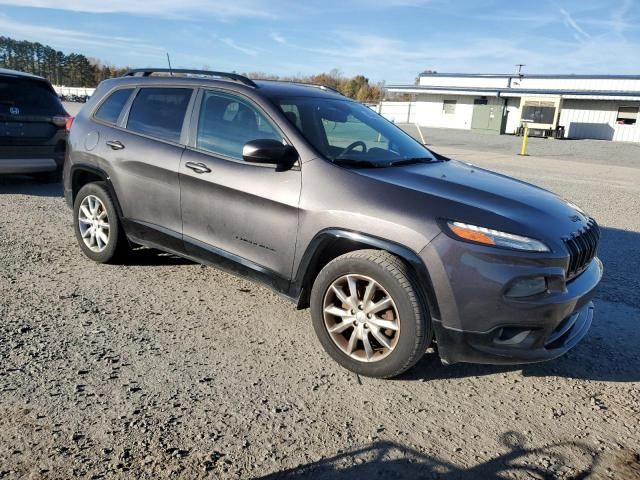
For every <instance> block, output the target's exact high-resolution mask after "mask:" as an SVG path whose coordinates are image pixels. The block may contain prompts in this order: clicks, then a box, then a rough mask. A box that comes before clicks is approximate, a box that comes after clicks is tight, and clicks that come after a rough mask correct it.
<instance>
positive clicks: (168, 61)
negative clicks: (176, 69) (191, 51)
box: [167, 52, 173, 77]
mask: <svg viewBox="0 0 640 480" xmlns="http://www.w3.org/2000/svg"><path fill="white" fill-rule="evenodd" d="M167 63H168V64H169V75H171V76H172V77H173V69H172V68H171V58H170V57H169V52H167Z"/></svg>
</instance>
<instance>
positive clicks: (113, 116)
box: [95, 88, 133, 123]
mask: <svg viewBox="0 0 640 480" xmlns="http://www.w3.org/2000/svg"><path fill="white" fill-rule="evenodd" d="M131 92H133V88H124V89H122V90H116V91H115V92H113V93H112V94H111V95H109V97H108V98H107V99H106V100H105V101H104V102H102V105H100V108H98V110H97V111H96V114H95V117H96V118H97V119H99V120H102V121H103V122H107V123H116V122H117V121H118V117H120V113H121V112H122V109H123V108H124V105H125V103H127V100H129V97H130V96H131Z"/></svg>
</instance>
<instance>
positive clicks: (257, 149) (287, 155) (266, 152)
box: [242, 138, 298, 171]
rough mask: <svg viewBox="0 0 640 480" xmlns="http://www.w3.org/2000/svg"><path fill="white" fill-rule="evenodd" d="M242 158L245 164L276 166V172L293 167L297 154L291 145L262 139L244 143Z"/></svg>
mask: <svg viewBox="0 0 640 480" xmlns="http://www.w3.org/2000/svg"><path fill="white" fill-rule="evenodd" d="M242 158H243V159H244V161H245V162H251V163H271V164H276V165H277V166H278V168H277V170H278V171H283V170H288V169H289V168H291V167H292V166H293V164H294V163H295V162H296V160H297V159H298V152H297V151H296V149H295V148H293V147H292V146H291V145H285V144H283V143H282V142H279V141H277V140H271V139H268V138H263V139H259V140H251V141H250V142H247V143H245V144H244V147H242Z"/></svg>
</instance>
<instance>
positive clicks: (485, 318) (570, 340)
mask: <svg viewBox="0 0 640 480" xmlns="http://www.w3.org/2000/svg"><path fill="white" fill-rule="evenodd" d="M420 255H421V257H422V259H423V261H424V263H425V265H427V266H428V268H429V273H430V276H431V281H432V285H433V290H434V296H435V299H436V300H437V303H438V312H437V313H438V315H433V314H432V320H433V326H434V330H435V335H436V341H437V344H438V351H439V354H440V358H441V359H442V361H443V363H447V364H453V363H457V362H470V363H487V364H518V363H533V362H541V361H546V360H551V359H553V358H556V357H559V356H561V355H563V354H564V353H566V352H567V351H568V350H570V349H571V348H573V347H574V346H575V345H576V344H577V343H578V342H579V341H580V340H581V339H582V338H583V337H584V336H585V335H586V333H587V331H588V330H589V327H590V326H591V322H592V319H593V313H594V306H593V303H592V301H591V299H592V297H593V293H594V291H595V288H596V286H597V285H598V283H599V282H600V280H601V278H602V274H603V267H602V263H601V262H600V260H599V259H598V258H594V259H593V260H592V261H591V263H590V264H589V266H588V268H587V269H586V270H585V271H584V272H583V273H582V274H580V275H579V276H578V277H576V278H574V279H572V280H570V281H566V279H565V276H564V272H565V268H566V266H565V265H564V263H565V262H567V260H566V259H563V258H561V257H542V256H538V257H534V258H535V260H533V261H532V260H531V258H526V256H523V254H522V253H513V252H508V251H498V252H496V249H493V248H491V247H483V246H475V245H469V244H464V245H461V244H460V242H456V241H455V240H452V239H450V238H448V237H444V236H442V235H441V236H439V237H438V238H437V239H435V240H434V242H432V244H430V245H429V246H428V247H427V248H425V250H423V251H422V252H421V254H420ZM536 275H542V276H545V277H546V278H548V279H550V282H549V284H550V285H552V287H550V288H549V290H548V291H547V292H545V293H543V294H539V295H536V296H533V297H526V298H519V299H514V298H508V297H506V296H505V295H504V292H505V286H506V285H509V283H510V282H511V281H513V279H516V278H521V277H523V276H536Z"/></svg>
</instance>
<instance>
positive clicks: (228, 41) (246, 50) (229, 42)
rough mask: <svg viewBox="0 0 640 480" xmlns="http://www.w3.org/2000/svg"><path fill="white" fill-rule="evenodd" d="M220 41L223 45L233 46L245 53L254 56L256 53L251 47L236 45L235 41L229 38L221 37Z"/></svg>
mask: <svg viewBox="0 0 640 480" xmlns="http://www.w3.org/2000/svg"><path fill="white" fill-rule="evenodd" d="M220 41H221V42H222V43H224V44H225V45H228V46H229V47H231V48H233V49H234V50H237V51H239V52H242V53H244V54H245V55H250V56H252V57H255V56H256V55H257V54H258V52H256V51H255V50H253V49H251V48H247V47H242V46H240V45H238V44H237V43H236V42H235V41H233V40H232V39H230V38H221V39H220Z"/></svg>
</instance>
